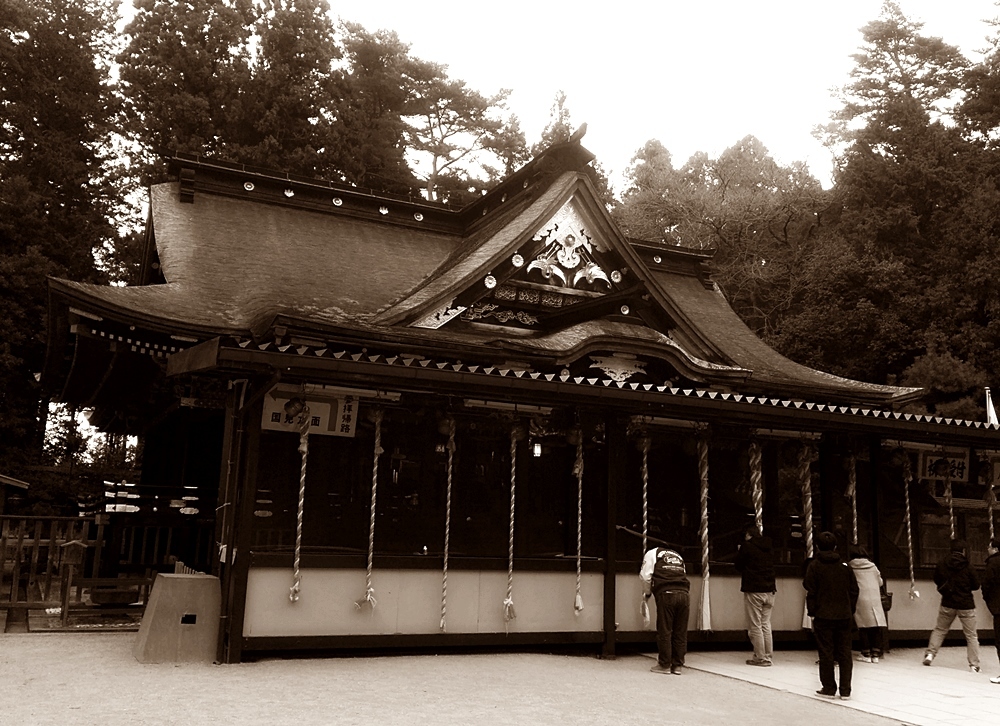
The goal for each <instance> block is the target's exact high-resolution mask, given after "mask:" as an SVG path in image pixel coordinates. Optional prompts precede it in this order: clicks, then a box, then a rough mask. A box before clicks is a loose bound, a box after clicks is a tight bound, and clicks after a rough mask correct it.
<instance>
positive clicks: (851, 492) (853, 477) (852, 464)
mask: <svg viewBox="0 0 1000 726" xmlns="http://www.w3.org/2000/svg"><path fill="white" fill-rule="evenodd" d="M847 496H849V497H850V498H851V524H852V526H853V528H852V529H851V544H853V545H856V544H857V543H858V471H857V460H856V459H855V457H854V454H851V455H850V456H848V457H847Z"/></svg>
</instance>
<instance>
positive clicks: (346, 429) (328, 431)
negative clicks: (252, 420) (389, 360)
mask: <svg viewBox="0 0 1000 726" xmlns="http://www.w3.org/2000/svg"><path fill="white" fill-rule="evenodd" d="M289 400H290V399H288V398H280V397H272V396H265V397H264V413H263V415H262V417H261V422H260V426H261V428H262V429H264V430H265V431H291V432H293V433H298V432H299V429H300V427H301V426H302V422H303V419H304V417H306V416H308V417H309V433H310V434H323V435H324V436H347V437H350V438H353V437H354V427H355V422H356V419H357V415H358V400H357V398H355V397H353V396H345V397H344V398H336V399H330V400H328V401H306V403H307V405H308V406H309V411H308V412H304V413H300V414H298V415H297V416H290V415H289V414H287V413H286V412H285V404H286V403H288V401H289Z"/></svg>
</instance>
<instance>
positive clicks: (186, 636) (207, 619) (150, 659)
mask: <svg viewBox="0 0 1000 726" xmlns="http://www.w3.org/2000/svg"><path fill="white" fill-rule="evenodd" d="M221 605H222V590H221V587H220V584H219V578H217V577H213V576H211V575H200V574H199V575H167V574H159V575H157V576H156V581H155V582H154V583H153V591H152V593H150V596H149V602H148V603H147V604H146V611H145V613H144V614H143V616H142V624H141V625H140V626H139V633H138V635H137V636H136V639H135V644H134V645H133V646H132V655H134V656H135V659H136V660H137V661H139V662H140V663H191V662H205V663H211V662H213V661H214V660H215V652H216V642H217V639H218V634H219V612H220V607H221Z"/></svg>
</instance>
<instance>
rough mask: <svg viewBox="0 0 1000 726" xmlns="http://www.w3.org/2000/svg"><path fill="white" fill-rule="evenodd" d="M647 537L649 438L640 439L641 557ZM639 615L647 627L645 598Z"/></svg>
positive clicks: (647, 605)
mask: <svg viewBox="0 0 1000 726" xmlns="http://www.w3.org/2000/svg"><path fill="white" fill-rule="evenodd" d="M648 537H649V437H648V436H643V437H642V555H643V557H645V556H646V548H647V547H648V545H647V543H646V540H647V539H648ZM639 614H640V615H642V623H643V625H645V626H646V627H649V603H648V602H646V598H643V599H642V603H641V604H640V605H639Z"/></svg>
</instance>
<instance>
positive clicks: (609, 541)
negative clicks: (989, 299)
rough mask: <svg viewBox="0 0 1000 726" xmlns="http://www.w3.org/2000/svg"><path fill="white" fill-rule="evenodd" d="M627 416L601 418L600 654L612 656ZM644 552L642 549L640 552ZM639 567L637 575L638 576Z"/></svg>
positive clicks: (625, 458) (626, 444)
mask: <svg viewBox="0 0 1000 726" xmlns="http://www.w3.org/2000/svg"><path fill="white" fill-rule="evenodd" d="M626 425H627V420H626V419H625V417H624V416H616V415H610V416H605V418H604V442H605V446H606V447H607V452H608V492H607V494H608V497H607V530H606V545H605V550H604V563H605V567H604V645H603V647H602V648H601V657H602V658H614V657H615V648H616V644H617V635H618V633H617V628H618V624H617V613H616V612H615V601H616V600H617V592H618V590H617V587H616V583H615V578H616V576H617V574H618V567H617V560H618V547H617V541H618V530H617V524H618V490H619V489H620V488H623V487H624V484H625V466H626V464H627V462H628V455H627V450H626V447H627V446H628V436H627V432H626ZM643 554H644V555H645V553H643ZM638 574H639V573H638V571H637V572H636V576H637V577H638Z"/></svg>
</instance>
